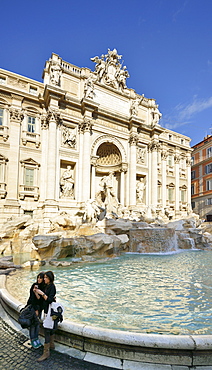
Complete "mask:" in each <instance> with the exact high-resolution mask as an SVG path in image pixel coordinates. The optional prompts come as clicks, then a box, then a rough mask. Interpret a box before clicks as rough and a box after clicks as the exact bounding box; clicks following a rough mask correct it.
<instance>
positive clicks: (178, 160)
mask: <svg viewBox="0 0 212 370" xmlns="http://www.w3.org/2000/svg"><path fill="white" fill-rule="evenodd" d="M174 163H175V164H179V163H180V156H179V155H177V154H175V156H174Z"/></svg>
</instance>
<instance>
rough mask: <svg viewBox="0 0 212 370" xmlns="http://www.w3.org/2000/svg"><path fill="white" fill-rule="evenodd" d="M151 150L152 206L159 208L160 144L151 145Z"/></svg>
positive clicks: (153, 143)
mask: <svg viewBox="0 0 212 370" xmlns="http://www.w3.org/2000/svg"><path fill="white" fill-rule="evenodd" d="M150 150H151V185H150V186H151V205H152V206H154V207H157V204H158V142H156V141H153V142H152V143H151V144H150Z"/></svg>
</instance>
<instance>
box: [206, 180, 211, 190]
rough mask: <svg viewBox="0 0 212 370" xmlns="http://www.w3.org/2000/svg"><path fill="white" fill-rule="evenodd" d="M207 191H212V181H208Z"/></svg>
mask: <svg viewBox="0 0 212 370" xmlns="http://www.w3.org/2000/svg"><path fill="white" fill-rule="evenodd" d="M206 190H207V191H208V190H212V180H207V181H206Z"/></svg>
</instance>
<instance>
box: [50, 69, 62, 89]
mask: <svg viewBox="0 0 212 370" xmlns="http://www.w3.org/2000/svg"><path fill="white" fill-rule="evenodd" d="M61 74H62V71H61V67H60V66H59V64H53V65H52V66H51V69H50V84H51V85H53V86H60V79H61Z"/></svg>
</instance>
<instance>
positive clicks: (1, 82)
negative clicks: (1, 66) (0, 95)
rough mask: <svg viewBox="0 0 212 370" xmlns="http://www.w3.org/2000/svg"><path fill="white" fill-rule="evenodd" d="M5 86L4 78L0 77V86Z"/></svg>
mask: <svg viewBox="0 0 212 370" xmlns="http://www.w3.org/2000/svg"><path fill="white" fill-rule="evenodd" d="M5 84H6V78H4V77H0V85H5Z"/></svg>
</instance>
